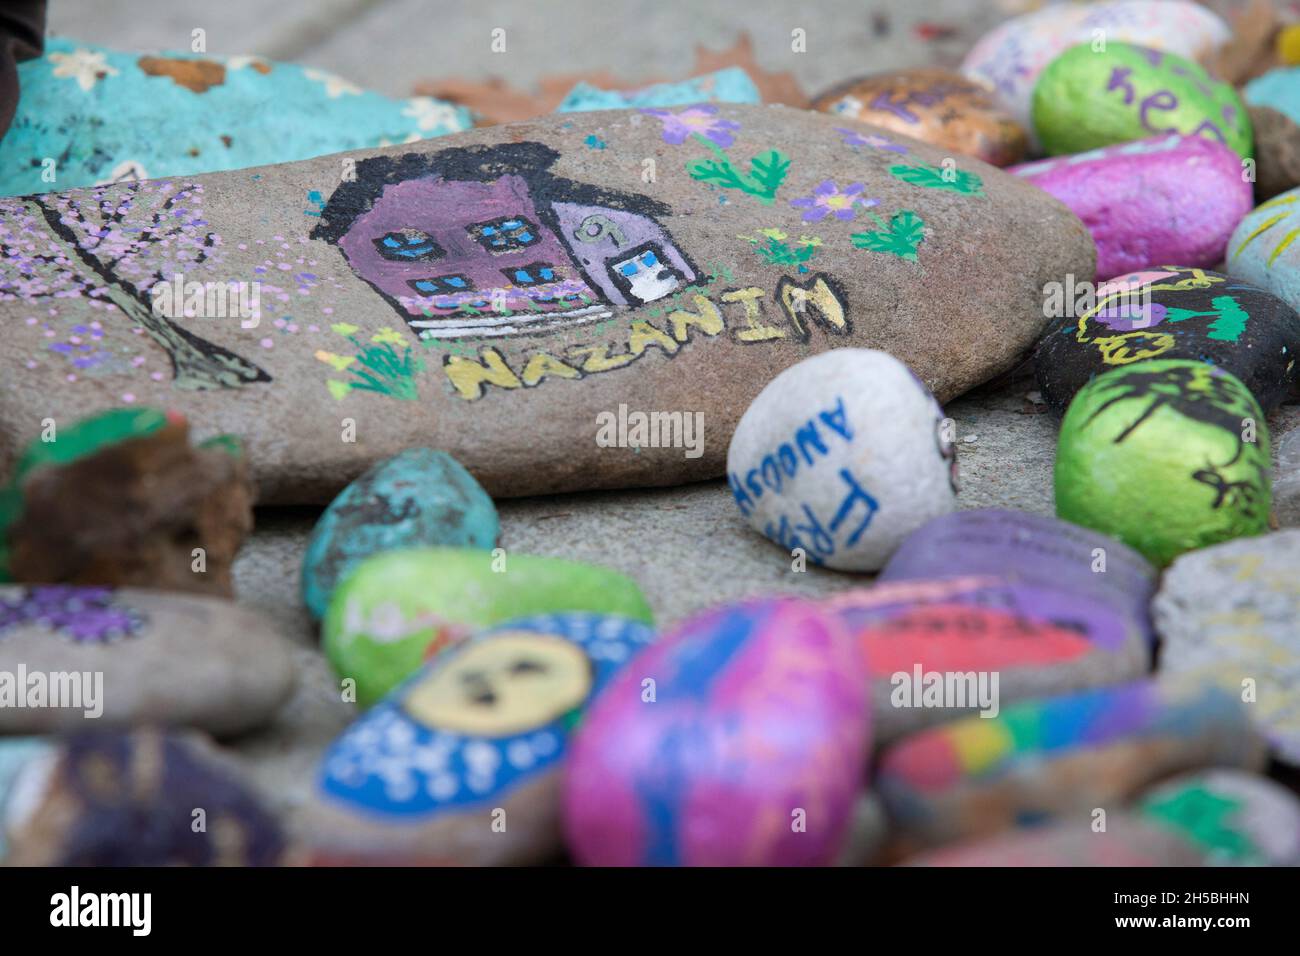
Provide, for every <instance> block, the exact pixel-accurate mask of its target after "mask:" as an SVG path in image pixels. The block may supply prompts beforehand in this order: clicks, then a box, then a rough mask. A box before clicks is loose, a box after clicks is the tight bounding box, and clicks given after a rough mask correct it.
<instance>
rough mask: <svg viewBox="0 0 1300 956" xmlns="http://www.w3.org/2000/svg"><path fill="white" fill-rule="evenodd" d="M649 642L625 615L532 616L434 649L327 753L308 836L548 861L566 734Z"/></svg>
mask: <svg viewBox="0 0 1300 956" xmlns="http://www.w3.org/2000/svg"><path fill="white" fill-rule="evenodd" d="M653 638H654V631H653V629H652V628H650V627H649V626H648V625H646V624H643V623H641V622H639V621H634V620H631V619H629V618H622V617H615V616H611V615H602V614H592V613H566V614H539V615H534V616H531V617H524V618H519V619H516V620H514V621H510V622H507V623H505V624H502V625H501V626H499V627H495V628H492V629H490V630H487V631H483V632H481V633H479V634H477V635H475V636H474V637H473V638H471V639H470V640H468V641H467V642H465V643H464V644H462V645H460V646H459V647H457V648H454V649H452V650H448V651H446V652H444V653H442V654H440V655H439V656H438V657H437V658H436V659H435V660H433V661H430V662H429V663H428V664H426V665H425V666H424V668H423V669H422V670H420V671H419V672H418V673H417V674H416V675H415V676H414V677H412V678H411V679H410V680H409V681H407V682H406V683H405V684H403V685H402V686H401V687H399V688H398V689H397V690H395V691H394V692H393V693H392V694H391V695H390V696H389V697H388V698H387V699H385V700H384V701H383V702H382V703H380V704H378V705H377V706H375V707H374V708H373V709H372V710H370V711H369V712H368V713H367V714H366V715H365V716H364V717H362V718H361V719H360V720H358V721H357V722H356V723H354V724H353V725H352V726H351V727H349V728H348V729H347V730H346V731H345V732H344V733H343V735H342V736H341V737H340V738H339V739H338V740H337V741H335V742H334V744H333V745H332V746H331V747H330V749H329V750H328V751H327V752H326V754H325V757H324V759H323V760H322V763H321V767H320V774H319V778H318V781H317V785H316V791H315V795H314V798H313V801H312V806H311V807H310V809H309V819H310V822H311V828H312V837H311V841H312V842H313V843H316V844H319V845H328V846H329V848H330V849H331V850H332V851H334V852H342V853H345V854H353V855H356V856H359V857H375V858H380V859H419V860H423V861H425V862H438V863H448V864H459V865H485V866H486V865H505V864H524V863H536V862H543V861H545V860H547V859H549V858H550V857H552V856H554V855H555V854H556V853H557V852H558V851H559V849H560V810H559V774H560V771H561V765H562V762H563V760H564V757H565V751H566V749H567V745H568V740H569V735H570V733H571V732H572V730H573V728H574V727H575V726H576V725H577V723H578V721H579V720H580V719H582V716H583V712H584V710H585V708H586V707H587V705H588V702H589V701H590V700H592V698H593V697H594V696H595V695H596V694H597V693H598V692H599V691H600V690H601V689H602V688H603V687H605V685H606V684H608V683H609V681H610V680H611V678H613V677H614V675H615V674H616V673H618V671H619V670H620V669H621V668H623V667H624V665H626V664H627V662H628V661H629V660H630V659H631V658H632V657H633V656H634V655H635V654H636V653H637V652H638V651H639V650H641V649H642V648H643V647H646V646H647V645H649V644H650V642H651V641H652V640H653Z"/></svg>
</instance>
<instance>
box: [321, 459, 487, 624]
mask: <svg viewBox="0 0 1300 956" xmlns="http://www.w3.org/2000/svg"><path fill="white" fill-rule="evenodd" d="M499 530H500V524H499V522H498V520H497V510H496V507H495V506H494V505H493V504H492V499H491V498H490V497H488V494H487V492H486V491H484V490H483V489H482V487H480V485H479V483H478V482H477V481H475V480H474V476H473V475H471V474H470V473H469V472H468V471H466V470H465V469H464V468H463V467H462V466H461V464H460V463H459V462H458V461H456V459H455V458H452V457H451V455H448V454H447V453H446V452H443V451H435V450H434V449H432V448H409V449H407V450H406V451H404V452H402V453H400V454H398V455H394V456H393V457H392V458H389V459H388V460H387V461H381V462H380V463H379V464H377V465H375V466H374V467H373V468H371V469H370V470H369V471H367V472H366V473H365V474H363V475H362V476H361V477H360V478H358V479H357V480H356V481H354V482H352V484H350V485H348V486H347V488H345V489H343V491H342V493H341V494H340V495H339V496H338V497H337V498H335V499H334V500H333V501H332V502H331V503H330V506H329V507H328V508H326V509H325V513H324V514H322V515H321V517H320V520H319V521H317V522H316V528H315V530H313V531H312V535H311V540H309V541H308V542H307V551H306V554H305V555H304V556H303V561H302V600H303V603H304V604H306V605H307V610H309V611H310V612H311V614H312V617H315V618H321V617H324V616H325V611H326V609H327V608H328V607H329V600H330V595H331V594H332V593H333V592H334V588H335V587H336V586H337V585H338V583H339V581H341V580H342V579H343V578H344V577H346V576H347V573H348V572H349V571H351V570H352V569H353V568H354V567H356V566H357V565H358V564H360V563H361V562H362V561H364V560H365V559H366V558H368V557H370V556H372V555H375V554H379V553H380V552H383V551H396V550H399V549H403V548H429V547H443V548H447V547H452V548H491V547H492V546H493V545H494V544H496V540H497V533H498V531H499Z"/></svg>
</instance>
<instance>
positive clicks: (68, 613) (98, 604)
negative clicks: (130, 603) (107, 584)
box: [0, 585, 143, 644]
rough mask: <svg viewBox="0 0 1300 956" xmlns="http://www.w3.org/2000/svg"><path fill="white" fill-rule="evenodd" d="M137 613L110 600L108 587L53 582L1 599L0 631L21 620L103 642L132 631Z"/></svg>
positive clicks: (83, 639) (80, 639)
mask: <svg viewBox="0 0 1300 956" xmlns="http://www.w3.org/2000/svg"><path fill="white" fill-rule="evenodd" d="M142 623H143V621H142V619H141V618H140V616H139V615H138V614H137V613H136V612H134V611H132V610H130V609H128V608H125V607H122V606H120V605H117V604H114V603H113V592H112V590H111V589H109V588H80V587H63V586H59V585H52V586H47V587H35V588H28V589H25V590H24V591H23V592H22V593H21V594H20V595H19V596H18V597H17V598H16V599H14V600H12V601H2V600H0V634H3V633H4V631H6V630H8V629H9V628H13V627H18V626H19V625H22V624H39V625H41V626H42V627H46V628H48V629H50V630H52V631H58V632H59V633H62V634H64V635H66V636H67V637H70V638H72V639H73V640H74V641H77V642H79V643H82V642H84V643H96V644H102V643H107V642H109V641H113V640H116V639H118V638H120V637H126V636H128V635H132V634H135V633H136V632H137V631H139V630H140V625H141V624H142Z"/></svg>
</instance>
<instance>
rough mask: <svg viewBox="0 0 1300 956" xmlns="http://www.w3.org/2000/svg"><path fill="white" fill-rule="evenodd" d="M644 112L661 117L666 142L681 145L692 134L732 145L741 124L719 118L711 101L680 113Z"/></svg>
mask: <svg viewBox="0 0 1300 956" xmlns="http://www.w3.org/2000/svg"><path fill="white" fill-rule="evenodd" d="M641 112H642V113H646V114H648V115H650V116H657V117H659V121H660V122H661V123H663V124H664V142H665V143H668V144H669V145H672V146H680V145H682V143H684V142H686V140H687V138H688V137H690V136H702V137H704V138H705V139H707V140H708V141H709V142H711V143H713V144H715V145H717V146H730V145H731V144H732V143H734V142H735V141H736V137H735V135H734V134H735V133H736V131H737V130H739V129H740V124H739V123H736V122H733V121H732V120H725V119H718V117H717V112H718V108H717V107H716V106H714V105H712V104H711V103H701V104H699V105H697V106H688V107H686V109H684V110H682V111H681V112H679V113H674V112H673V111H672V110H652V109H643V110H641Z"/></svg>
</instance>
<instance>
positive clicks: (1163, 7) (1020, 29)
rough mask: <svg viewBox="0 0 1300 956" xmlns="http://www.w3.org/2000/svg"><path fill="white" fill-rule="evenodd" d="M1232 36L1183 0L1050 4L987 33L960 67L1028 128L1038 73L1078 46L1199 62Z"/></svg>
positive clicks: (1222, 25)
mask: <svg viewBox="0 0 1300 956" xmlns="http://www.w3.org/2000/svg"><path fill="white" fill-rule="evenodd" d="M1231 36H1232V30H1231V28H1229V26H1228V24H1227V23H1225V22H1224V21H1223V19H1222V18H1221V17H1219V16H1218V15H1217V14H1215V13H1213V12H1212V11H1210V10H1207V9H1206V8H1205V7H1204V6H1202V5H1201V4H1199V3H1191V2H1188V0H1104V2H1100V3H1054V4H1048V5H1046V6H1044V7H1043V8H1042V9H1040V10H1034V11H1032V12H1030V13H1025V14H1023V15H1021V16H1018V17H1014V18H1012V19H1010V20H1008V21H1006V22H1005V23H1003V24H1001V25H1000V26H998V27H995V28H994V29H993V30H990V31H989V32H988V33H986V34H985V35H984V36H983V37H981V38H980V39H979V41H978V42H977V43H976V44H975V45H974V46H973V47H971V50H970V52H969V53H967V54H966V59H965V60H963V61H962V65H961V69H962V72H963V73H965V74H966V75H967V76H971V77H974V78H975V79H978V80H981V81H982V82H984V83H987V84H988V85H990V86H991V87H992V88H993V89H994V91H995V92H996V93H997V95H998V97H999V99H1000V100H1001V102H1002V103H1003V104H1004V105H1005V106H1006V107H1007V108H1008V109H1009V110H1010V111H1011V113H1012V115H1013V116H1014V117H1015V118H1016V119H1018V120H1019V121H1020V122H1021V123H1022V124H1024V125H1028V124H1029V117H1030V103H1031V98H1032V96H1033V91H1034V84H1035V83H1036V82H1037V81H1038V77H1039V74H1041V73H1042V72H1043V69H1044V68H1045V67H1046V66H1047V64H1048V63H1050V62H1051V61H1052V60H1054V59H1056V57H1058V56H1059V55H1060V54H1062V53H1064V52H1065V51H1066V50H1067V49H1069V48H1070V47H1072V46H1074V45H1075V44H1078V43H1093V42H1096V41H1098V40H1102V39H1104V40H1105V42H1106V43H1108V44H1109V43H1113V42H1115V41H1120V42H1124V43H1137V44H1141V45H1142V46H1147V47H1153V48H1155V49H1157V50H1168V51H1169V52H1170V53H1177V54H1180V55H1181V56H1185V57H1190V58H1192V59H1201V58H1202V57H1205V56H1208V55H1209V54H1211V53H1213V52H1214V51H1215V50H1216V49H1217V48H1218V47H1220V46H1222V45H1223V44H1224V43H1226V42H1227V41H1228V40H1229V39H1230V38H1231Z"/></svg>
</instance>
